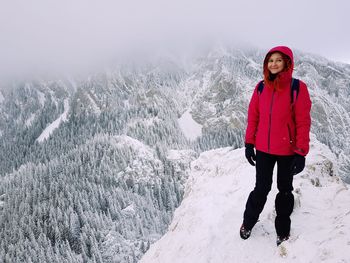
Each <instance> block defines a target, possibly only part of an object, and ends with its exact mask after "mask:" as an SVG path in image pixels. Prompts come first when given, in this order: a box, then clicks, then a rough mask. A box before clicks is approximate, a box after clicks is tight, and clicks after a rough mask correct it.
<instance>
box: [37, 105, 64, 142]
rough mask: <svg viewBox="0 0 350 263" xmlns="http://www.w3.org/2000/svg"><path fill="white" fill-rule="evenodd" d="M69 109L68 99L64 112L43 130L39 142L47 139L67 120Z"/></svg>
mask: <svg viewBox="0 0 350 263" xmlns="http://www.w3.org/2000/svg"><path fill="white" fill-rule="evenodd" d="M68 111H69V104H68V100H65V101H64V112H63V113H62V114H61V116H60V117H58V118H57V119H56V120H55V121H53V122H52V123H51V124H49V125H48V126H47V127H46V128H45V129H44V130H43V132H42V133H41V134H40V136H39V137H38V138H37V141H38V142H43V141H44V140H46V139H47V138H49V137H50V135H51V133H52V132H53V131H54V130H55V129H57V128H58V127H59V126H60V124H61V122H63V121H66V120H67V115H68Z"/></svg>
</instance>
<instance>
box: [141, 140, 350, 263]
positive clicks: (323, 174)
mask: <svg viewBox="0 0 350 263" xmlns="http://www.w3.org/2000/svg"><path fill="white" fill-rule="evenodd" d="M336 162H337V160H336V157H335V156H334V155H333V153H331V152H330V150H329V148H328V147H326V146H325V145H323V144H321V143H319V142H318V141H316V139H315V137H314V136H312V143H311V148H310V153H309V155H308V157H307V162H306V168H305V170H304V171H303V172H302V173H301V174H299V175H297V176H295V180H294V196H295V207H294V212H293V214H292V230H291V238H290V240H289V241H287V242H285V243H284V245H283V246H281V247H278V248H277V247H276V244H275V240H276V234H275V229H274V217H275V211H274V198H275V195H276V193H277V188H276V185H275V182H274V184H273V188H272V190H271V192H270V194H269V196H268V201H267V203H266V205H265V209H264V211H263V212H262V214H261V216H260V221H259V222H258V223H257V224H256V226H255V228H254V229H253V231H252V235H251V237H250V238H249V239H248V240H242V239H241V238H240V237H239V227H240V225H241V223H242V216H243V211H244V206H245V202H246V198H247V197H248V194H249V192H250V191H251V190H252V188H253V186H254V181H255V180H254V177H255V170H254V168H253V167H252V166H250V165H249V164H248V163H247V162H246V160H245V157H244V150H243V149H237V150H231V148H221V149H216V150H211V151H208V152H204V153H203V154H201V155H200V157H199V158H198V159H197V160H195V161H194V162H193V163H192V165H191V173H190V177H189V179H188V182H187V185H186V190H185V197H184V199H183V201H182V204H181V205H180V206H179V207H178V209H177V210H176V211H175V215H174V218H173V221H172V223H171V225H170V227H169V229H168V232H167V233H166V234H165V235H164V236H163V237H162V238H161V239H160V240H159V241H158V242H156V243H155V244H153V245H152V246H151V248H150V249H149V251H148V252H147V253H146V254H145V256H144V257H143V258H142V259H141V261H140V262H142V263H148V262H152V263H155V262H162V263H166V262H182V263H185V262H191V263H193V262H198V263H200V262H211V263H225V262H315V263H316V262H350V250H349V248H350V225H349V222H350V208H349V207H350V206H349V204H350V190H349V189H348V188H347V186H346V184H344V183H343V182H342V181H341V180H340V179H339V177H337V165H336ZM274 179H275V174H274ZM274 181H275V180H274ZM282 257H283V258H282Z"/></svg>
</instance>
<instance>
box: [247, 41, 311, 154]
mask: <svg viewBox="0 0 350 263" xmlns="http://www.w3.org/2000/svg"><path fill="white" fill-rule="evenodd" d="M274 51H279V52H281V53H284V54H286V55H287V56H289V57H290V58H291V60H292V64H294V63H293V53H292V51H291V50H290V49H289V48H287V47H276V48H273V49H271V50H270V51H269V53H272V52H274ZM269 53H268V54H269ZM279 74H282V75H281V76H280V83H281V86H280V88H281V89H280V90H274V89H273V88H272V87H269V86H265V87H264V89H263V91H262V93H261V94H258V91H257V88H258V85H256V87H255V89H254V93H253V95H252V98H251V100H250V104H249V109H248V125H247V130H246V137H245V143H250V144H254V145H255V148H256V149H257V150H259V151H262V152H266V153H270V154H275V155H293V154H295V153H297V154H300V155H303V156H305V155H306V154H307V153H308V152H309V141H310V138H309V132H310V126H311V118H310V109H311V101H310V96H309V92H308V90H307V87H306V85H305V83H304V82H302V81H300V87H299V93H298V97H297V99H296V100H295V101H294V103H293V105H291V95H290V93H291V90H290V89H291V79H292V70H291V71H290V72H281V73H279ZM293 115H294V116H293Z"/></svg>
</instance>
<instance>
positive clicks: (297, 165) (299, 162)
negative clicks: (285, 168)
mask: <svg viewBox="0 0 350 263" xmlns="http://www.w3.org/2000/svg"><path fill="white" fill-rule="evenodd" d="M304 167H305V157H304V156H302V155H299V154H295V155H294V158H293V161H292V165H291V167H290V170H291V173H292V175H296V174H298V173H300V172H301V171H302V170H304Z"/></svg>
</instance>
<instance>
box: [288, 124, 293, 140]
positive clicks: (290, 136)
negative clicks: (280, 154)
mask: <svg viewBox="0 0 350 263" xmlns="http://www.w3.org/2000/svg"><path fill="white" fill-rule="evenodd" d="M287 128H288V135H289V143H290V144H292V143H293V140H292V133H291V132H290V127H289V124H287Z"/></svg>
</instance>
